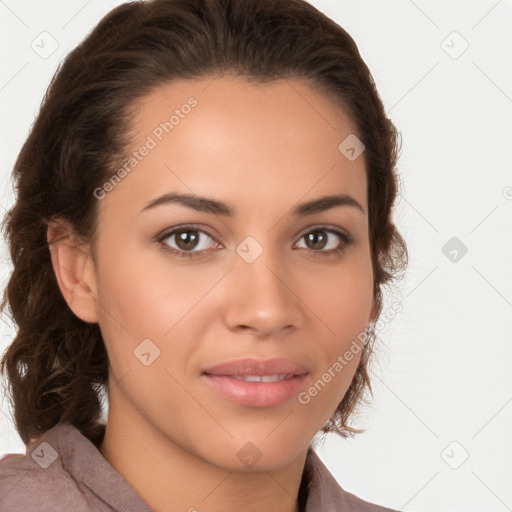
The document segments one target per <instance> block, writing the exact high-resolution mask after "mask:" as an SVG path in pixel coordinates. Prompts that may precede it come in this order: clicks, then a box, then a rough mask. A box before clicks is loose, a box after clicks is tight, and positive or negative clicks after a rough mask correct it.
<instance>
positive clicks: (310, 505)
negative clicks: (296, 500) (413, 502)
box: [305, 449, 397, 512]
mask: <svg viewBox="0 0 512 512" xmlns="http://www.w3.org/2000/svg"><path fill="white" fill-rule="evenodd" d="M306 470H307V471H308V480H309V484H308V491H309V492H308V500H307V506H306V511H305V512H310V511H311V512H313V511H314V512H317V511H335V510H343V512H397V511H396V510H393V509H390V508H386V507H382V506H380V505H377V504H375V503H370V502H368V501H365V500H363V499H361V498H359V497H358V496H356V495H355V494H352V493H350V492H348V491H346V490H345V489H343V488H342V487H341V486H340V485H339V483H338V482H337V480H336V479H335V478H334V476H333V475H332V474H331V472H330V471H329V470H328V469H327V467H326V466H325V464H324V463H323V462H322V461H321V459H320V457H319V456H318V455H317V454H316V453H315V452H314V451H313V450H312V449H310V450H309V452H308V455H307V459H306Z"/></svg>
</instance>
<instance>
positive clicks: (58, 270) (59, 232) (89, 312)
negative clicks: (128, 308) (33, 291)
mask: <svg viewBox="0 0 512 512" xmlns="http://www.w3.org/2000/svg"><path fill="white" fill-rule="evenodd" d="M78 240H79V239H78V237H77V236H76V235H75V233H74V230H73V228H72V226H71V225H70V223H69V222H68V221H66V220H63V219H52V220H51V221H50V223H49V224H48V230H47V241H48V248H49V250H50V255H51V259H52V266H53V271H54V273H55V277H56V279H57V283H58V285H59V288H60V291H61V293H62V296H63V297H64V300H65V301H66V302H67V304H68V306H69V308H70V309H71V311H73V313H74V314H75V315H76V316H77V317H78V318H80V319H81V320H83V321H84V322H88V323H97V322H98V312H97V307H96V271H95V267H94V261H93V259H92V256H91V253H90V246H89V244H84V243H79V241H78Z"/></svg>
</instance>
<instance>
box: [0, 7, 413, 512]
mask: <svg viewBox="0 0 512 512" xmlns="http://www.w3.org/2000/svg"><path fill="white" fill-rule="evenodd" d="M397 151H398V148H397V134H396V130H395V128H394V125H393V124H392V123H391V121H390V120H389V119H388V118H387V117H386V115H385V111H384V108H383V105H382V103H381V101H380V98H379V95H378V93H377V91H376V88H375V85H374V82H373V79H372V77H371V74H370V72H369V70H368V68H367V66H366V65H365V63H364V62H363V60H362V59H361V57H360V55H359V52H358V50H357V47H356V45H355V43H354V41H353V40H352V39H351V37H350V36H349V35H348V34H347V33H346V32H345V31H344V30H343V29H342V28H341V27H339V26H338V25H337V24H335V23H334V22H333V21H332V20H330V19H329V18H327V17H326V16H325V15H323V14H322V13H320V12H319V11H317V10H316V9H315V8H313V7H312V6H311V5H309V4H307V3H306V2H304V1H302V0H291V1H286V2H273V1H270V0H265V1H261V0H258V1H247V0H243V1H242V0H210V1H207V2H206V1H204V0H154V1H150V2H135V3H127V4H123V5H121V6H119V7H117V8H115V9H114V10H113V11H112V12H111V13H109V14H108V15H107V16H106V17H105V18H104V19H103V20H102V21H101V22H100V23H99V24H98V26H97V27H96V28H95V29H94V30H93V31H92V33H91V34H90V35H89V36H88V37H87V38H86V39H85V40H84V41H83V42H82V43H81V44H80V45H79V46H78V47H77V48H76V49H75V50H74V51H73V52H71V54H70V55H69V56H68V57H67V58H66V59H65V61H64V63H63V65H62V67H61V68H60V69H59V70H58V72H57V74H56V76H55V77H54V80H53V81H52V83H51V85H50V88H49V91H48V93H47V95H46V97H45V100H44V102H43V105H42V107H41V111H40V113H39V116H38V118H37V120H36V122H35V124H34V126H33V128H32V131H31V133H30V135H29V137H28V139H27V141H26V143H25V145H24V146H23V148H22V151H21V153H20V155H19V157H18V160H17V162H16V164H15V169H14V177H15V180H16V184H17V191H18V197H17V200H16V203H15V205H14V207H13V208H12V209H11V211H10V212H9V213H8V215H7V216H6V218H5V228H6V235H7V238H8V240H9V243H10V248H11V256H12V259H13V263H14V270H13V273H12V276H11V278H10V281H9V283H8V287H7V289H6V294H5V296H4V304H3V307H5V306H6V305H7V304H8V305H9V307H10V309H11V311H12V314H13V319H14V321H15V322H16V323H17V325H18V331H17V335H16V337H15V339H14V341H13V343H12V344H11V345H10V347H9V348H8V350H7V351H6V353H5V355H4V357H3V360H2V371H6V372H7V375H8V378H9V382H10V389H11V394H12V403H13V410H14V420H15V424H16V428H17V430H18V432H19V434H20V436H21V438H22V440H23V441H24V442H25V443H26V444H27V454H26V456H21V455H10V456H8V457H5V458H4V459H3V460H2V461H1V462H0V482H1V487H2V489H7V491H4V492H3V495H2V497H1V498H0V505H1V506H0V508H1V509H2V510H27V511H29V510H38V511H41V510H52V511H53V510H116V511H117V510H119V511H125V510H130V511H134V510H137V511H148V510H156V511H172V512H174V511H182V510H189V511H193V510H198V511H201V510H210V511H213V510H216V511H227V510H279V511H284V512H288V511H289V512H291V511H306V512H313V511H320V510H322V511H323V510H358V511H376V510H389V509H384V508H382V507H379V506H377V505H373V504H370V503H368V502H366V501H364V500H362V499H360V498H358V497H356V496H354V495H353V494H351V493H349V492H347V491H345V490H344V489H342V487H340V486H339V485H338V483H337V482H336V481H335V480H334V478H333V476H332V475H331V474H330V473H329V472H328V470H327V468H326V467H325V466H324V465H323V464H322V462H321V461H320V459H319V458H318V456H317V455H316V454H315V452H314V451H313V447H314V441H315V439H316V436H317V434H318V435H323V434H325V433H327V432H334V433H337V434H339V435H340V436H342V437H348V436H352V435H354V434H356V433H357V432H360V430H357V429H356V428H354V427H353V426H351V424H350V422H349V418H350V417H351V415H352V413H353V412H354V410H355V407H356V406H357V405H358V404H359V403H360V402H361V400H362V399H363V397H364V393H365V391H366V390H370V391H371V388H370V382H369V378H368V364H369V361H370V356H371V353H372V348H373V343H374V341H375V333H374V324H375V322H376V320H377V318H378V316H379V314H380V311H381V309H382V286H383V285H384V284H385V283H386V282H388V281H389V280H390V279H392V278H393V277H394V276H395V274H396V272H397V271H398V270H399V269H400V268H401V267H403V266H404V265H405V262H406V249H405V244H404V242H403V240H402V238H401V237H400V235H399V234H398V232H397V230H396V228H395V226H394V224H393V221H392V217H391V215H392V207H393V202H394V199H395V196H396V193H397V181H396V180H397V177H396V175H395V170H394V168H395V162H396V158H397ZM105 387H106V390H107V392H108V417H107V421H106V425H105V424H104V423H103V422H102V419H101V413H102V391H103V389H104V388H105Z"/></svg>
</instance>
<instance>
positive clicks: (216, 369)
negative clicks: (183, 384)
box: [201, 358, 308, 377]
mask: <svg viewBox="0 0 512 512" xmlns="http://www.w3.org/2000/svg"><path fill="white" fill-rule="evenodd" d="M201 373H203V374H207V375H223V376H230V377H245V376H260V377H263V376H281V377H282V376H292V377H293V376H294V375H305V374H307V373H308V370H307V369H306V368H305V367H304V366H302V365H301V364H299V363H297V362H295V361H292V360H291V359H285V358H274V359H267V360H263V359H254V358H246V359H236V360H232V361H228V362H225V363H222V364H219V365H216V366H213V367H210V368H206V369H205V370H203V371H202V372H201Z"/></svg>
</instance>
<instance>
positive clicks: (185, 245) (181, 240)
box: [177, 230, 198, 249]
mask: <svg viewBox="0 0 512 512" xmlns="http://www.w3.org/2000/svg"><path fill="white" fill-rule="evenodd" d="M191 233H192V235H191ZM187 237H188V238H191V239H192V241H190V240H189V241H187ZM197 238H198V237H197V235H195V234H194V231H190V230H187V231H181V232H179V233H178V236H177V244H178V246H180V248H181V249H193V248H194V247H195V246H196V244H197Z"/></svg>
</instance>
